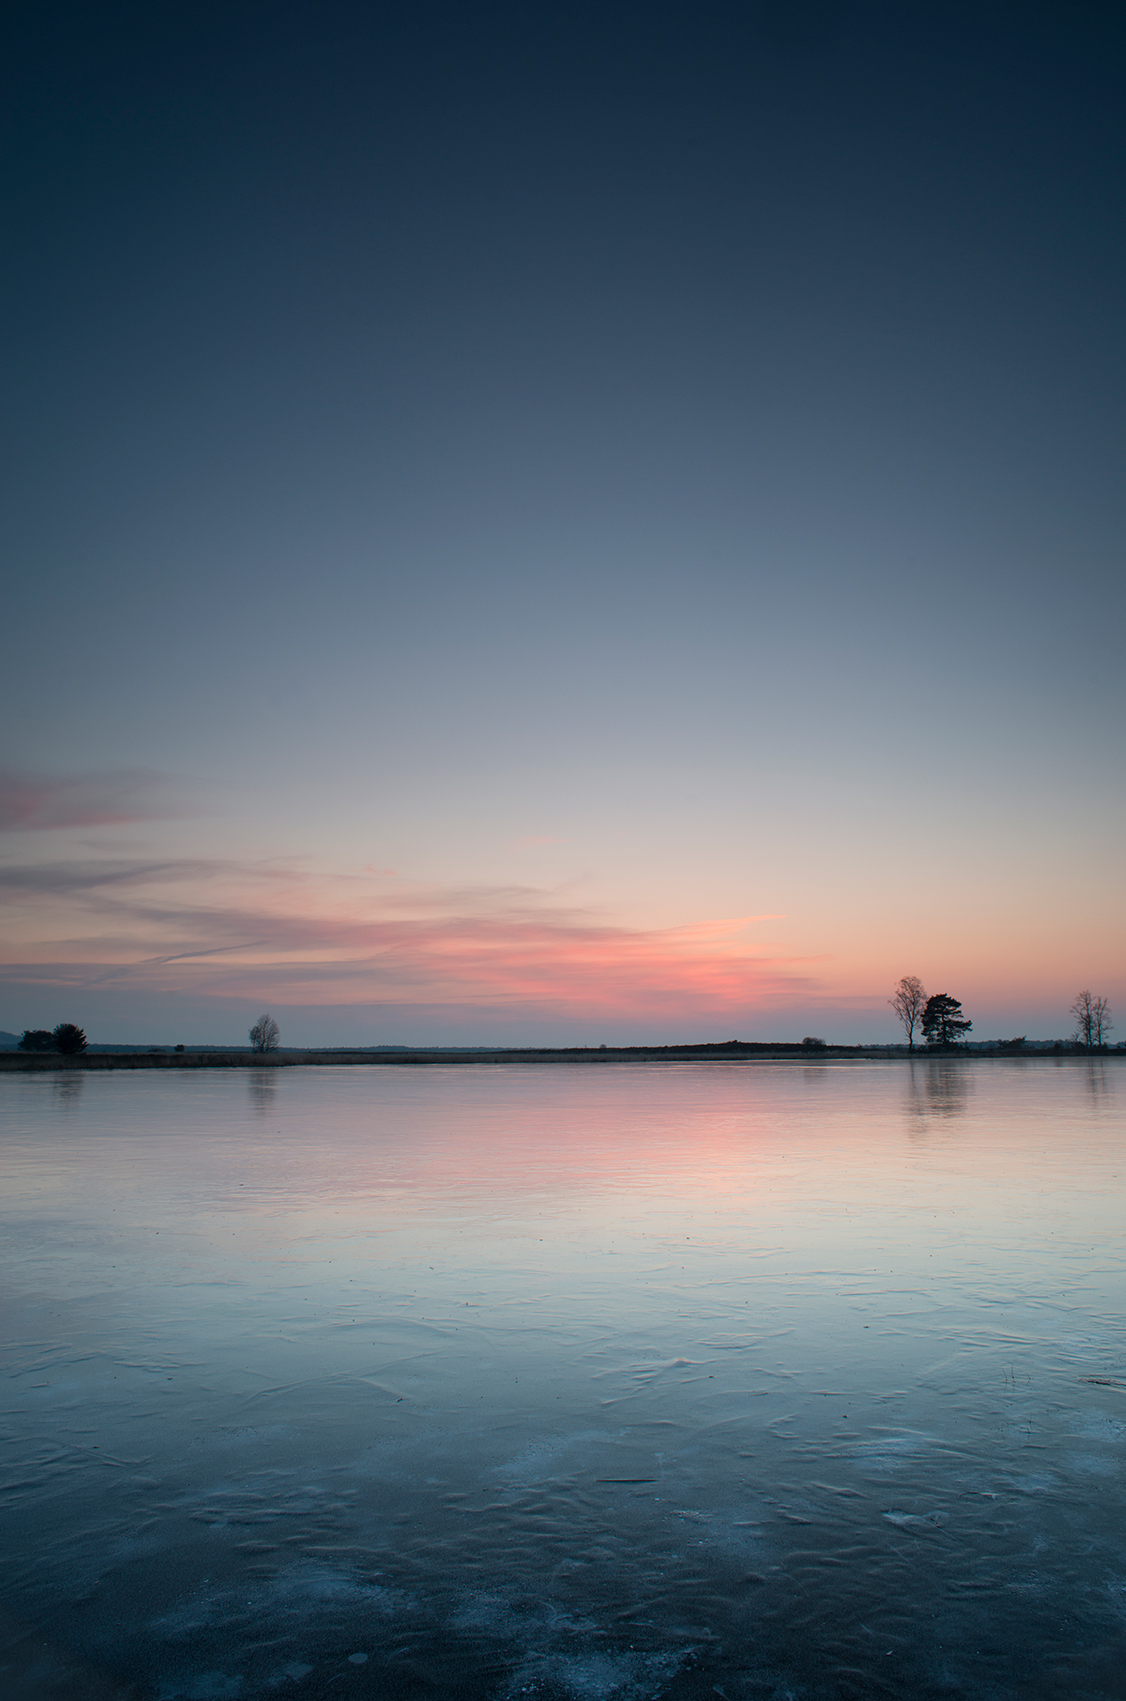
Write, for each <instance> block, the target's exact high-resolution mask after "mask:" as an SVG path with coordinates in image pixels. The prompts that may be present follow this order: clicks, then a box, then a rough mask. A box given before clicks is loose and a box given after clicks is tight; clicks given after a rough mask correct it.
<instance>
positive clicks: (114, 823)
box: [0, 768, 188, 833]
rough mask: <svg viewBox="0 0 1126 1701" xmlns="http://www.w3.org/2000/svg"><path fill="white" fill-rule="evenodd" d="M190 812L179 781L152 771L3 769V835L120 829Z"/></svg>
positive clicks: (0, 807) (0, 789) (0, 829)
mask: <svg viewBox="0 0 1126 1701" xmlns="http://www.w3.org/2000/svg"><path fill="white" fill-rule="evenodd" d="M186 813H188V810H187V808H186V806H185V801H184V797H183V795H182V793H181V791H180V788H179V787H178V785H177V782H175V781H173V780H171V779H170V778H169V776H168V775H166V774H159V773H156V772H154V771H153V770H152V769H148V768H126V769H120V770H116V771H114V772H110V773H102V774H43V773H30V772H26V771H24V772H20V771H15V770H12V769H7V770H3V771H0V832H7V833H13V832H24V833H26V832H33V831H44V830H48V829H52V828H58V827H121V826H126V825H128V824H130V823H132V822H137V821H157V820H167V819H169V818H172V817H175V816H178V815H183V814H186Z"/></svg>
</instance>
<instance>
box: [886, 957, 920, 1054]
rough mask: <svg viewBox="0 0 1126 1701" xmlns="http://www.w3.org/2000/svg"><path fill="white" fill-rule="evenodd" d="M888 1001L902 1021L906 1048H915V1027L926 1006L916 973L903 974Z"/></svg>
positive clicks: (911, 1049) (912, 1049)
mask: <svg viewBox="0 0 1126 1701" xmlns="http://www.w3.org/2000/svg"><path fill="white" fill-rule="evenodd" d="M888 1003H889V1004H890V1005H891V1007H892V1009H893V1010H894V1011H895V1013H896V1015H897V1016H898V1017H899V1020H900V1021H901V1022H902V1023H903V1029H904V1032H905V1033H906V1035H907V1049H908V1051H914V1049H915V1029H916V1028H917V1027H918V1026H919V1023H920V1022H921V1021H922V1019H923V1011H924V1010H925V1009H926V1007H927V995H926V993H925V992H924V990H923V983H922V981H921V980H920V979H919V977H918V975H904V977H903V979H902V980H901V981H900V983H899V985H898V986H897V987H896V989H895V997H894V998H889V999H888Z"/></svg>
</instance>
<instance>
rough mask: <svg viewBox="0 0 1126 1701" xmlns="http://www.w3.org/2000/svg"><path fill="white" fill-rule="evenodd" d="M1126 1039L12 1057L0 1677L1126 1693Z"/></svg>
mask: <svg viewBox="0 0 1126 1701" xmlns="http://www.w3.org/2000/svg"><path fill="white" fill-rule="evenodd" d="M1124 1068H1126V1063H1123V1062H1120V1061H1118V1060H1115V1059H1108V1060H1106V1061H1105V1062H1102V1061H1099V1060H1093V1059H1092V1060H1086V1059H1066V1060H1063V1061H1060V1062H1052V1061H1049V1060H1033V1061H1022V1060H1013V1061H1012V1062H1008V1061H989V1062H986V1061H981V1062H977V1063H975V1062H972V1061H969V1060H966V1059H957V1058H955V1059H931V1060H920V1061H919V1062H917V1063H915V1064H914V1065H913V1066H908V1065H907V1064H906V1063H902V1064H900V1063H892V1064H871V1065H857V1064H852V1063H845V1064H833V1063H825V1064H821V1065H815V1066H798V1065H794V1066H791V1065H788V1064H787V1065H751V1066H743V1067H738V1066H735V1067H732V1066H724V1065H718V1066H699V1065H688V1066H672V1067H659V1068H657V1067H648V1068H646V1067H632V1066H617V1065H616V1066H612V1067H575V1068H562V1067H560V1068H550V1067H538V1068H536V1067H530V1068H518V1067H505V1068H491V1067H451V1068H443V1069H425V1068H418V1069H410V1068H394V1069H390V1068H388V1069H365V1068H351V1069H320V1068H318V1069H309V1070H279V1071H276V1072H274V1071H269V1070H263V1071H261V1072H249V1073H244V1072H231V1073H226V1072H216V1073H215V1074H211V1073H207V1072H199V1073H185V1074H183V1075H174V1074H145V1073H129V1074H122V1075H115V1074H90V1075H82V1074H69V1075H68V1074H65V1073H60V1074H56V1075H34V1076H5V1077H3V1078H0V1112H2V1116H3V1123H2V1127H3V1136H2V1145H0V1160H2V1173H3V1191H2V1204H0V1230H2V1239H0V1270H2V1273H3V1292H4V1295H5V1300H4V1303H5V1312H6V1315H5V1319H4V1323H5V1327H4V1338H5V1340H6V1342H7V1343H8V1346H7V1349H6V1355H5V1357H6V1363H5V1372H6V1382H5V1387H6V1390H7V1392H6V1395H5V1398H4V1401H3V1419H2V1423H3V1435H4V1441H5V1448H4V1468H3V1477H2V1483H0V1486H2V1489H3V1498H2V1504H3V1508H4V1511H3V1518H4V1540H3V1544H2V1549H0V1551H2V1554H3V1559H2V1561H0V1583H2V1595H0V1600H2V1604H3V1607H4V1610H5V1612H6V1614H7V1617H6V1618H5V1619H4V1621H3V1638H0V1640H3V1649H2V1650H0V1667H3V1668H4V1672H3V1674H2V1681H0V1689H2V1690H3V1693H4V1694H5V1695H6V1696H8V1697H19V1698H24V1697H26V1698H29V1701H31V1698H34V1701H41V1698H44V1701H45V1698H47V1697H51V1698H56V1697H57V1698H58V1701H71V1698H72V1697H80V1698H87V1697H88V1698H90V1701H99V1698H105V1701H108V1698H110V1697H120V1696H125V1695H128V1696H131V1697H135V1698H138V1701H146V1698H148V1701H155V1698H159V1701H215V1698H227V1697H229V1698H235V1697H238V1698H249V1697H255V1696H276V1695H288V1694H290V1693H292V1694H293V1695H294V1696H295V1697H299V1698H310V1701H312V1698H316V1697H322V1696H323V1697H326V1698H329V1697H331V1698H335V1697H344V1696H347V1697H363V1698H369V1697H370V1698H375V1697H378V1698H380V1701H415V1698H422V1697H446V1696H450V1697H457V1698H459V1701H460V1698H464V1701H478V1698H479V1701H485V1698H489V1701H516V1698H518V1697H524V1696H528V1697H540V1698H546V1701H601V1698H603V1697H607V1698H610V1697H613V1698H615V1701H645V1698H648V1697H657V1696H666V1697H668V1698H669V1701H675V1698H678V1697H681V1698H687V1697H709V1698H710V1697H711V1696H713V1695H719V1696H721V1697H725V1698H726V1701H740V1698H752V1697H755V1698H773V1701H783V1698H788V1697H792V1698H795V1701H797V1698H801V1701H821V1698H834V1701H836V1698H838V1697H857V1698H860V1697H870V1696H894V1697H911V1698H912V1701H915V1698H919V1697H932V1696H933V1697H936V1698H938V1697H950V1696H967V1697H989V1698H1002V1697H1010V1696H1014V1697H1015V1696H1020V1697H1031V1696H1036V1697H1039V1696H1045V1697H1046V1696H1060V1697H1063V1696H1067V1697H1079V1698H1084V1697H1102V1696H1123V1695H1126V1660H1124V1658H1123V1631H1124V1627H1126V1545H1124V1540H1123V1517H1122V1514H1123V1510H1124V1494H1123V1481H1124V1479H1123V1460H1124V1443H1126V1342H1124V1338H1123V1334H1124V1331H1123V1316H1124V1301H1126V1284H1124V1274H1126V1260H1124V1242H1123V1230H1124V1226H1126V1222H1124V1213H1123V1193H1124V1185H1123V1184H1124V1181H1126V1163H1124V1162H1123V1138H1122V1136H1123V1117H1122V1110H1123V1083H1124V1082H1126V1075H1124V1074H1123V1073H1122V1070H1123V1069H1124Z"/></svg>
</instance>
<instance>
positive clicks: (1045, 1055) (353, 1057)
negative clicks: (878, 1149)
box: [0, 1040, 1126, 1074]
mask: <svg viewBox="0 0 1126 1701" xmlns="http://www.w3.org/2000/svg"><path fill="white" fill-rule="evenodd" d="M1065 1057H1067V1058H1074V1057H1084V1058H1087V1059H1092V1058H1097V1059H1099V1060H1100V1061H1104V1062H1105V1061H1107V1060H1108V1059H1111V1058H1120V1059H1126V1051H1117V1050H1108V1051H1080V1050H1074V1049H1072V1048H1071V1047H1070V1046H1068V1047H1066V1048H1062V1049H1061V1050H1059V1051H1039V1050H1032V1049H1031V1048H1029V1049H1028V1050H1020V1051H1011V1050H1007V1049H1001V1048H994V1049H990V1050H988V1051H985V1050H982V1051H960V1050H951V1051H927V1050H925V1049H922V1048H920V1049H919V1050H917V1051H914V1052H909V1051H907V1050H905V1049H904V1048H902V1047H899V1046H878V1045H825V1046H805V1045H800V1044H789V1043H786V1042H778V1043H774V1044H772V1043H770V1042H769V1041H763V1042H757V1041H753V1040H733V1041H728V1042H726V1043H723V1044H718V1045H632V1046H563V1047H546V1046H502V1047H497V1049H496V1050H492V1051H485V1050H477V1049H474V1050H471V1051H470V1050H464V1051H463V1050H457V1049H450V1050H445V1049H443V1048H442V1047H440V1046H435V1047H434V1048H433V1049H422V1048H420V1049H418V1050H411V1049H408V1048H405V1047H404V1049H403V1050H401V1051H399V1050H390V1049H381V1050H378V1051H372V1050H368V1051H363V1050H356V1051H332V1050H308V1051H297V1050H288V1049H279V1050H278V1051H271V1052H265V1053H261V1052H252V1051H244V1050H241V1049H237V1048H233V1047H232V1049H231V1050H230V1051H221V1050H218V1049H216V1050H207V1051H202V1050H201V1051H191V1050H185V1051H157V1050H153V1051H119V1052H101V1051H99V1052H93V1053H91V1052H87V1053H85V1054H84V1055H82V1056H79V1057H63V1056H60V1055H59V1053H58V1052H34V1051H30V1052H28V1051H0V1073H3V1072H5V1071H7V1072H8V1073H12V1074H17V1073H34V1072H35V1071H41V1070H45V1069H47V1070H49V1069H66V1070H74V1069H78V1070H84V1071H89V1070H98V1069H291V1068H295V1067H301V1066H304V1067H309V1066H321V1067H324V1066H347V1067H351V1066H358V1065H361V1064H367V1065H368V1066H371V1067H376V1068H378V1067H386V1066H388V1065H390V1066H393V1067H398V1068H401V1067H402V1066H404V1065H411V1064H425V1065H427V1066H431V1067H433V1066H437V1065H441V1064H445V1065H446V1066H447V1067H449V1066H451V1065H455V1066H457V1065H462V1064H479V1063H488V1064H511V1063H542V1064H557V1065H558V1064H591V1063H594V1064H607V1063H666V1064H668V1063H728V1064H731V1063H734V1064H746V1063H811V1064H812V1063H824V1062H826V1061H830V1060H835V1061H838V1062H839V1061H853V1062H857V1063H863V1062H871V1061H875V1062H890V1063H910V1062H914V1061H916V1060H920V1061H921V1060H926V1061H933V1060H935V1059H936V1058H942V1059H944V1060H946V1061H947V1062H949V1061H951V1060H954V1061H957V1062H962V1063H976V1062H978V1061H980V1060H986V1061H994V1060H995V1061H999V1062H1013V1061H1018V1062H1022V1063H1028V1062H1049V1063H1056V1062H1059V1061H1060V1059H1061V1058H1065Z"/></svg>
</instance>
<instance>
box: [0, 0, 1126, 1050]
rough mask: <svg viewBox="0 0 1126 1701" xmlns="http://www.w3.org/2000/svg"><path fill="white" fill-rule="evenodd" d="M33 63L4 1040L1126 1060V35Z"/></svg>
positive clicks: (919, 24)
mask: <svg viewBox="0 0 1126 1701" xmlns="http://www.w3.org/2000/svg"><path fill="white" fill-rule="evenodd" d="M9 29H10V32H11V33H9V35H8V39H7V43H6V46H5V51H4V53H3V55H2V59H3V62H4V64H5V66H6V70H5V71H4V72H3V79H4V85H5V86H4V89H3V97H4V98H3V103H2V104H3V110H4V117H3V125H4V130H5V141H4V149H5V154H6V159H7V168H6V171H5V173H4V179H5V184H4V188H3V197H4V203H5V205H4V215H3V216H4V220H5V231H6V235H7V244H6V246H7V249H8V260H7V264H6V268H5V271H4V275H3V280H2V282H0V291H2V295H3V298H4V299H3V318H4V325H5V330H6V335H5V337H4V339H3V341H4V352H3V371H2V374H0V382H2V387H3V392H4V395H5V397H6V401H5V402H4V404H3V408H4V420H3V432H4V441H3V453H2V461H3V481H4V489H3V502H2V508H3V515H4V518H3V521H2V522H0V524H2V528H3V536H4V556H5V559H6V560H7V562H8V572H7V573H6V575H5V578H6V581H7V588H6V589H5V591H4V596H3V605H2V606H3V611H4V633H5V644H4V652H5V660H4V666H3V669H2V670H0V690H2V697H3V700H2V705H0V711H2V712H0V729H2V750H0V762H2V768H3V772H2V775H0V888H2V889H3V895H4V902H3V915H4V923H3V952H2V960H3V967H2V970H0V1028H2V1029H4V1030H7V1031H9V1032H16V1033H18V1032H20V1031H22V1030H23V1029H24V1028H25V1027H41V1026H46V1027H51V1026H53V1025H54V1024H55V1023H56V1022H58V1021H75V1022H77V1023H79V1024H80V1025H82V1026H84V1027H85V1029H86V1031H87V1033H88V1035H89V1036H90V1038H91V1040H96V1041H103V1042H105V1041H113V1040H121V1041H125V1040H132V1041H138V1042H141V1043H176V1042H182V1043H196V1042H199V1043H203V1042H213V1043H219V1044H229V1043H245V1038H246V1032H247V1029H248V1027H249V1025H250V1023H251V1022H253V1021H254V1020H255V1018H256V1017H257V1016H258V1015H259V1014H260V1013H261V1012H262V1011H263V1010H270V1011H271V1012H272V1013H273V1014H274V1016H275V1017H276V1019H277V1020H278V1022H279V1025H280V1027H281V1032H282V1041H283V1043H287V1042H288V1043H291V1044H314V1045H320V1044H324V1045H355V1044H360V1045H379V1044H395V1043H406V1044H438V1043H445V1044H455V1045H456V1044H465V1045H479V1044H502V1043H512V1044H521V1043H534V1044H550V1043H558V1044H564V1045H565V1044H578V1043H588V1042H589V1043H615V1042H629V1043H636V1042H645V1041H652V1042H654V1043H661V1042H665V1041H670V1040H724V1039H732V1038H742V1039H774V1038H782V1039H786V1038H788V1039H794V1038H801V1037H803V1036H804V1035H805V1034H807V1033H808V1034H815V1035H818V1036H822V1037H826V1038H828V1039H832V1040H838V1041H841V1042H847V1041H864V1040H893V1039H895V1038H896V1037H901V1036H899V1035H898V1030H897V1028H896V1025H895V1017H894V1015H893V1013H892V1011H891V1010H890V1009H889V1007H888V999H889V997H890V996H891V993H892V991H893V990H894V986H895V983H896V981H897V980H898V979H899V977H900V976H901V975H905V974H915V975H918V976H919V977H920V978H921V979H922V980H923V982H924V984H925V986H926V988H927V990H928V991H932V992H934V991H943V992H948V993H950V994H952V995H953V996H955V997H957V998H960V999H961V1000H962V1002H963V1005H964V1008H965V1013H966V1015H967V1016H969V1017H971V1019H972V1020H973V1022H974V1029H973V1036H972V1037H974V1038H982V1039H987V1038H992V1037H1010V1036H1012V1035H1014V1034H1019V1033H1027V1034H1028V1035H1029V1037H1047V1038H1052V1037H1056V1036H1060V1035H1066V1034H1068V1033H1069V1032H1070V1031H1072V1028H1073V1026H1074V1023H1073V1021H1072V1019H1071V1018H1070V1016H1069V1015H1068V1006H1069V1005H1070V1004H1071V1002H1072V1001H1073V999H1074V997H1075V995H1076V993H1077V992H1078V990H1079V989H1080V988H1083V987H1089V988H1090V989H1091V990H1092V991H1093V992H1095V993H1096V994H1101V995H1103V996H1106V997H1108V998H1109V1000H1110V1003H1111V1006H1112V1010H1115V1011H1117V1012H1118V1013H1119V1030H1120V1032H1122V1033H1126V957H1124V952H1123V944H1124V935H1126V927H1124V913H1123V880H1122V864H1123V857H1122V846H1123V825H1124V822H1123V815H1124V810H1123V783H1122V751H1123V730H1124V728H1123V708H1124V698H1126V684H1124V681H1126V670H1124V669H1123V666H1122V659H1121V658H1122V653H1123V614H1124V603H1126V583H1124V574H1123V567H1122V555H1123V544H1122V540H1123V535H1124V528H1123V518H1124V513H1123V509H1124V505H1126V504H1124V497H1123V492H1124V489H1126V484H1124V480H1123V468H1122V448H1123V414H1124V404H1123V397H1124V394H1126V388H1124V384H1123V377H1124V374H1123V354H1124V342H1126V318H1124V313H1123V300H1124V298H1123V282H1124V273H1126V266H1124V257H1126V244H1124V234H1126V232H1124V220H1126V192H1124V191H1126V184H1124V182H1123V177H1124V169H1123V168H1124V163H1126V146H1124V140H1126V138H1124V115H1123V105H1122V99H1121V87H1122V81H1121V79H1122V74H1123V70H1124V60H1126V53H1124V51H1123V49H1124V41H1126V24H1124V22H1123V19H1122V15H1121V11H1120V9H1119V8H1117V7H1112V6H1110V5H1105V6H1102V5H1085V4H1083V3H1081V0H1080V3H1078V4H1068V5H1066V6H1064V5H1046V6H1042V7H1027V6H1025V7H1017V6H1009V5H1005V6H1001V5H995V4H990V3H989V0H986V3H984V4H977V5H974V6H968V5H966V6H961V5H957V4H949V3H944V4H940V5H939V4H934V5H932V4H925V3H924V4H920V5H918V6H909V7H904V6H901V5H892V4H851V3H848V0H845V3H841V4H836V5H834V4H822V5H818V4H807V5H803V4H796V5H787V6H778V5H765V6H755V5H754V4H749V3H744V4H739V5H728V4H712V3H708V0H697V3H693V4H688V3H681V4H661V3H659V0H657V3H649V4H646V5H644V6H641V5H632V4H620V5H615V4H613V0H610V3H608V4H606V3H604V4H600V5H590V6H587V5H583V4H568V5H566V6H563V5H554V4H550V3H548V4H544V5H540V6H527V5H519V6H518V5H494V4H490V3H489V0H479V3H475V4H473V5H468V4H465V5H441V4H434V5H425V4H424V5H418V6H411V7H405V6H390V5H379V4H371V3H367V4H362V5H361V4H352V3H340V0H317V3H316V4H306V3H304V0H290V3H277V0H273V3H271V4H269V5H264V4H263V5H254V4H240V3H239V0H228V3H227V4H224V5H223V6H218V5H209V4H206V3H198V0H197V3H193V4H191V5H188V4H182V3H178V0H170V3H169V4H166V5H162V6H160V7H155V8H154V7H151V6H141V5H128V4H119V5H115V4H110V5H108V6H102V7H94V6H92V5H91V6H68V5H53V6H50V7H40V8H36V7H29V8H23V9H21V10H20V11H19V14H18V15H17V16H16V17H15V18H14V19H12V20H10V24H9ZM1116 1037H1117V1036H1116Z"/></svg>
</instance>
